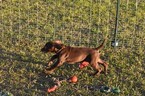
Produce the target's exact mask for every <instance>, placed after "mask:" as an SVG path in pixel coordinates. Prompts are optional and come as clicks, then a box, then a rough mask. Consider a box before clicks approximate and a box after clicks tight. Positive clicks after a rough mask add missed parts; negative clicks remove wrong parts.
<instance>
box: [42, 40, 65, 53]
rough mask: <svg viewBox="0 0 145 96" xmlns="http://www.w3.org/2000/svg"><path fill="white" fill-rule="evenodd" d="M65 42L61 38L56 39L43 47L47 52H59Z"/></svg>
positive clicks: (43, 50)
mask: <svg viewBox="0 0 145 96" xmlns="http://www.w3.org/2000/svg"><path fill="white" fill-rule="evenodd" d="M63 46H64V45H63V44H62V43H61V41H60V40H55V41H53V42H47V43H46V44H45V46H44V47H43V48H42V49H41V51H42V52H44V53H47V52H52V53H57V52H58V51H59V50H60V49H62V48H63Z"/></svg>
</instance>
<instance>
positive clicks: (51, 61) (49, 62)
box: [48, 55, 58, 66]
mask: <svg viewBox="0 0 145 96" xmlns="http://www.w3.org/2000/svg"><path fill="white" fill-rule="evenodd" d="M57 58H58V55H53V56H52V57H51V58H50V60H49V61H48V66H50V65H51V64H52V63H53V60H55V59H57Z"/></svg>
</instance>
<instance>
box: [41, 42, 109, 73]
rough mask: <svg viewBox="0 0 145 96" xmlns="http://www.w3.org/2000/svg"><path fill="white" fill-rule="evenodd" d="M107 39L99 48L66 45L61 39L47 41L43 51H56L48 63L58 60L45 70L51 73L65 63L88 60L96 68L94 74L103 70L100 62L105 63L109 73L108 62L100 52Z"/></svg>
mask: <svg viewBox="0 0 145 96" xmlns="http://www.w3.org/2000/svg"><path fill="white" fill-rule="evenodd" d="M105 40H106V39H105ZM105 40H104V41H103V43H102V44H101V45H100V46H99V47H97V48H84V47H70V46H65V45H63V44H62V43H61V41H59V40H56V41H54V42H47V43H46V44H45V46H44V47H43V48H42V49H41V51H42V52H44V53H47V52H52V53H55V55H53V56H52V57H51V59H50V60H49V62H48V65H50V64H52V63H53V60H54V59H57V61H56V63H54V65H52V66H51V67H50V68H49V69H48V70H45V73H47V74H51V73H52V72H53V71H54V70H55V69H56V68H57V67H59V66H61V65H63V63H68V64H75V63H82V62H84V61H86V62H89V64H90V65H91V66H92V67H93V68H94V69H95V70H96V72H95V73H94V75H95V74H97V75H100V72H101V71H102V68H101V67H100V66H99V64H102V65H103V67H104V71H105V74H107V68H108V63H106V62H105V61H104V60H102V59H100V53H99V50H100V49H101V48H102V47H103V45H104V43H105Z"/></svg>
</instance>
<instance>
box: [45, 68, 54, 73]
mask: <svg viewBox="0 0 145 96" xmlns="http://www.w3.org/2000/svg"><path fill="white" fill-rule="evenodd" d="M44 73H45V74H52V73H53V71H50V70H46V69H45V70H44Z"/></svg>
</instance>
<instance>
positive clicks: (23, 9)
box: [0, 0, 145, 48]
mask: <svg viewBox="0 0 145 96" xmlns="http://www.w3.org/2000/svg"><path fill="white" fill-rule="evenodd" d="M144 3H145V1H144V0H133V1H130V0H121V4H120V12H119V13H120V17H119V28H118V29H119V32H118V34H117V39H118V41H119V46H120V47H131V48H132V47H134V46H143V42H144V41H145V40H144V30H145V29H144V26H145V10H144ZM0 4H1V10H0V14H1V15H0V18H1V23H0V26H1V27H0V30H1V33H0V34H1V39H0V42H1V43H8V44H7V45H11V46H14V45H18V46H21V45H22V44H23V43H29V44H30V45H31V43H34V42H35V44H36V46H37V43H39V42H46V41H49V40H54V39H60V40H62V41H63V42H65V43H66V44H68V45H79V46H88V47H90V46H93V47H94V46H98V44H99V42H100V40H103V38H104V37H105V36H108V38H109V39H108V46H109V47H110V45H111V40H112V39H113V34H114V26H115V15H116V4H117V1H115V0H77V1H74V0H63V1H60V0H40V1H38V0H35V1H31V0H1V1H0ZM38 45H39V44H38ZM7 47H9V46H7Z"/></svg>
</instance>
